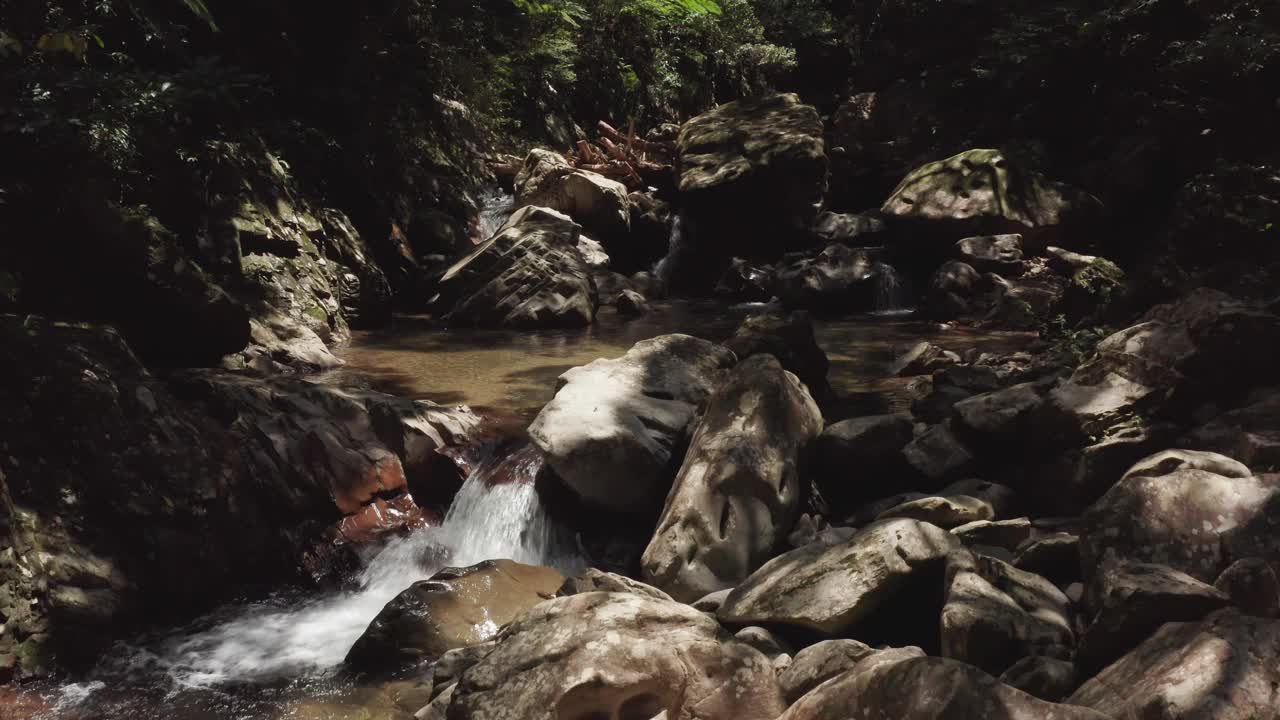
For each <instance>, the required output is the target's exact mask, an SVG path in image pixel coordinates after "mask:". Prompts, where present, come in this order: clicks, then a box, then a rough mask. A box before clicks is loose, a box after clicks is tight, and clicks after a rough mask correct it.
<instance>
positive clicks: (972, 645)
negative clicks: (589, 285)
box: [942, 551, 1075, 674]
mask: <svg viewBox="0 0 1280 720" xmlns="http://www.w3.org/2000/svg"><path fill="white" fill-rule="evenodd" d="M946 588H947V589H946V601H945V604H944V605H943V608H942V655H943V656H944V657H949V658H955V659H957V660H962V661H964V662H967V663H969V664H970V665H973V666H975V667H979V668H982V669H983V670H986V671H987V672H990V673H993V674H999V673H1002V672H1004V671H1005V670H1008V669H1009V667H1011V666H1012V665H1013V664H1014V663H1015V662H1017V661H1018V660H1020V659H1021V658H1023V657H1027V656H1029V655H1052V654H1055V653H1058V652H1069V651H1070V648H1072V647H1073V646H1074V645H1075V636H1074V634H1073V633H1072V631H1071V623H1070V620H1069V617H1070V616H1069V615H1068V611H1067V608H1068V606H1069V605H1070V600H1068V599H1067V596H1066V595H1063V594H1062V591H1060V590H1058V588H1056V587H1054V585H1053V583H1051V582H1049V581H1048V580H1046V579H1044V578H1042V577H1040V576H1039V575H1035V574H1033V573H1029V572H1025V571H1022V570H1018V569H1017V568H1015V567H1013V566H1012V565H1009V564H1008V563H1004V562H1001V561H1000V560H996V559H994V558H990V557H984V556H981V555H973V554H972V553H969V552H963V551H962V552H957V553H953V554H952V555H951V557H949V558H948V559H947V580H946Z"/></svg>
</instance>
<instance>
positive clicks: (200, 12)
mask: <svg viewBox="0 0 1280 720" xmlns="http://www.w3.org/2000/svg"><path fill="white" fill-rule="evenodd" d="M182 4H183V5H186V6H187V9H188V10H190V11H191V12H193V13H195V16H196V17H198V18H200V19H201V20H203V21H205V23H207V24H208V25H209V29H210V30H212V31H214V32H218V23H217V22H215V21H214V19H213V13H211V12H209V6H208V5H205V4H204V0H182Z"/></svg>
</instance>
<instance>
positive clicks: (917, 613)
mask: <svg viewBox="0 0 1280 720" xmlns="http://www.w3.org/2000/svg"><path fill="white" fill-rule="evenodd" d="M959 547H960V543H959V541H958V540H956V539H955V537H954V536H952V535H951V534H950V533H948V532H947V531H945V530H943V529H941V528H938V527H935V526H933V525H929V524H927V523H922V522H917V521H915V520H903V519H896V520H885V521H881V522H877V523H873V524H872V525H869V526H868V527H866V528H863V529H862V530H861V531H859V532H858V533H857V534H856V535H854V536H853V537H852V538H850V539H849V540H847V541H843V542H836V543H820V542H819V543H813V544H811V545H806V546H805V547H802V548H799V549H797V550H792V551H791V552H788V553H785V554H783V555H780V556H778V557H776V558H774V559H773V560H770V561H769V562H767V563H765V565H764V566H763V567H761V568H760V569H759V570H757V571H756V572H754V573H752V575H751V576H750V577H748V578H747V579H746V580H745V581H743V582H742V584H740V585H738V586H737V587H736V588H734V590H733V592H732V593H730V594H729V597H728V599H726V600H725V603H724V605H723V606H721V608H720V610H719V612H718V616H719V618H720V620H721V621H722V622H725V623H731V624H737V625H766V626H776V625H785V626H793V627H799V628H806V629H809V630H813V631H815V632H818V633H822V634H824V635H827V636H829V637H830V636H839V635H848V634H850V633H854V634H858V635H859V636H860V637H864V639H867V640H868V641H870V640H871V639H872V638H873V637H875V638H876V639H880V638H879V637H878V636H880V635H889V636H891V637H885V638H883V639H885V640H886V641H898V642H903V641H905V642H906V644H914V643H913V641H915V640H920V641H921V642H922V643H924V644H925V645H926V646H928V645H935V644H936V642H937V640H936V637H937V636H936V625H934V624H933V623H934V619H935V618H936V617H937V614H936V613H937V608H938V606H939V603H940V593H941V589H942V588H941V578H942V572H943V566H944V564H945V561H946V557H947V555H948V554H949V553H950V552H951V551H953V550H955V549H957V548H959ZM930 607H932V610H930ZM930 626H932V627H933V628H934V632H930V631H929V627H930Z"/></svg>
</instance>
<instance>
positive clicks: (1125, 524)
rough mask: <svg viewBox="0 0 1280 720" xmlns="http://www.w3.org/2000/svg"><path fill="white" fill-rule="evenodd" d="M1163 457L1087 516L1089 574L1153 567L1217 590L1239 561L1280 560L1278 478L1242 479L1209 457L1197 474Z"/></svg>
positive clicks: (1229, 464)
mask: <svg viewBox="0 0 1280 720" xmlns="http://www.w3.org/2000/svg"><path fill="white" fill-rule="evenodd" d="M1159 457H1160V456H1155V457H1153V459H1151V460H1149V461H1144V462H1141V463H1139V464H1138V466H1136V469H1137V470H1136V472H1132V473H1130V474H1128V475H1126V477H1125V478H1124V479H1123V480H1121V481H1120V482H1119V483H1117V484H1116V485H1115V486H1114V487H1112V488H1111V489H1110V490H1108V491H1107V493H1106V494H1105V495H1103V496H1102V498H1101V499H1100V500H1098V502H1097V503H1095V504H1094V505H1093V506H1092V507H1090V508H1089V510H1088V512H1086V513H1085V515H1084V533H1083V535H1082V537H1081V545H1080V550H1081V562H1082V567H1083V568H1085V570H1086V571H1089V570H1090V569H1092V568H1097V567H1100V566H1101V565H1102V564H1103V563H1105V562H1110V561H1112V560H1132V561H1137V562H1153V563H1161V564H1164V565H1168V566H1170V567H1172V568H1174V569H1177V570H1181V571H1183V572H1185V573H1187V574H1188V575H1191V576H1192V577H1194V578H1196V579H1197V580H1200V581H1202V582H1206V583H1211V582H1213V581H1214V580H1215V579H1216V578H1217V577H1218V575H1219V574H1220V573H1221V572H1222V571H1223V570H1225V569H1226V568H1227V566H1229V565H1230V564H1231V563H1233V562H1235V561H1236V560H1240V559H1243V558H1246V557H1253V556H1256V557H1262V558H1265V559H1267V560H1268V561H1272V562H1274V561H1276V559H1280V543H1277V542H1276V539H1275V537H1274V533H1275V528H1276V526H1277V525H1278V524H1280V476H1277V475H1261V476H1256V477H1250V476H1247V475H1245V476H1243V477H1241V475H1242V474H1244V473H1247V470H1246V469H1244V468H1243V466H1240V465H1239V463H1236V462H1234V461H1232V460H1230V459H1229V458H1225V457H1221V456H1213V455H1211V454H1200V455H1197V456H1193V457H1194V458H1195V461H1196V463H1197V464H1198V466H1197V464H1193V465H1184V464H1183V460H1180V459H1177V458H1176V457H1175V458H1174V459H1173V460H1164V461H1161V460H1159V459H1158V458H1159ZM1165 457H1169V456H1165ZM1201 467H1209V468H1212V469H1200V468H1201ZM1215 470H1216V472H1215ZM1222 472H1227V473H1230V475H1224V474H1221V473H1222Z"/></svg>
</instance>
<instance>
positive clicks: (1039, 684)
mask: <svg viewBox="0 0 1280 720" xmlns="http://www.w3.org/2000/svg"><path fill="white" fill-rule="evenodd" d="M1000 682H1002V683H1004V684H1005V685H1008V686H1009V687H1011V688H1014V689H1015V690H1021V691H1022V692H1024V693H1026V694H1028V695H1030V696H1032V697H1037V698H1040V699H1041V700H1047V701H1049V702H1061V701H1062V699H1063V698H1065V697H1067V696H1068V695H1070V694H1071V693H1073V692H1075V689H1076V688H1077V687H1079V686H1080V679H1079V673H1078V672H1077V671H1076V666H1075V665H1074V664H1073V663H1071V662H1068V661H1066V660H1059V659H1057V658H1051V657H1044V656H1041V655H1033V656H1031V657H1025V658H1022V659H1021V660H1019V661H1018V662H1016V663H1014V664H1013V667H1010V668H1009V669H1008V670H1005V671H1004V672H1003V673H1002V674H1001V675H1000Z"/></svg>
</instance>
